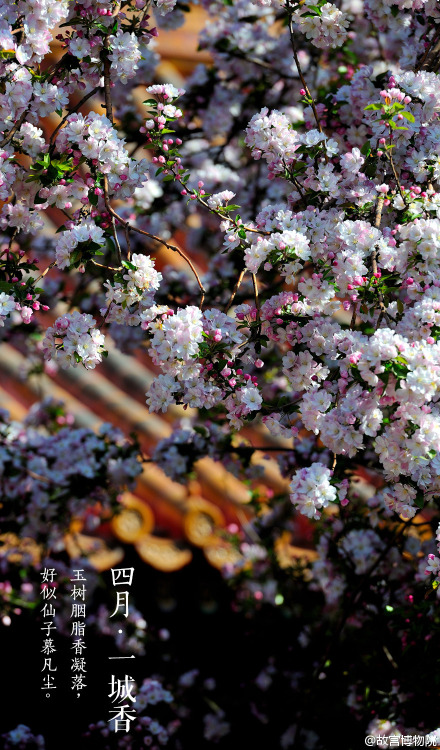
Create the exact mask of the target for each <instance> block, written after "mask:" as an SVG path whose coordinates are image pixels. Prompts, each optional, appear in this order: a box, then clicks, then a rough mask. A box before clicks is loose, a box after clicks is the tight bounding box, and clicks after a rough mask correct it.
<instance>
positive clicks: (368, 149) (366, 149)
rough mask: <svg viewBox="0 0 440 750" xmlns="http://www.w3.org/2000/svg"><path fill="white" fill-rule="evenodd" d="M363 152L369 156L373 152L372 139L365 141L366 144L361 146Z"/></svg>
mask: <svg viewBox="0 0 440 750" xmlns="http://www.w3.org/2000/svg"><path fill="white" fill-rule="evenodd" d="M361 154H363V155H364V156H369V155H370V154H371V144H370V141H367V142H366V143H364V145H363V146H362V148H361Z"/></svg>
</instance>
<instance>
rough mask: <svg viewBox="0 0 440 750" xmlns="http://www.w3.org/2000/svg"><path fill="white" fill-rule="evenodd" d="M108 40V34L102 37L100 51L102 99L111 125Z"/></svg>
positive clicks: (111, 109) (111, 108)
mask: <svg viewBox="0 0 440 750" xmlns="http://www.w3.org/2000/svg"><path fill="white" fill-rule="evenodd" d="M108 49H109V40H108V36H106V37H104V49H103V51H102V60H103V63H104V64H103V73H104V99H105V113H106V115H107V117H108V119H109V120H110V122H111V124H112V125H113V107H112V97H111V92H110V68H111V62H110V58H109V56H108Z"/></svg>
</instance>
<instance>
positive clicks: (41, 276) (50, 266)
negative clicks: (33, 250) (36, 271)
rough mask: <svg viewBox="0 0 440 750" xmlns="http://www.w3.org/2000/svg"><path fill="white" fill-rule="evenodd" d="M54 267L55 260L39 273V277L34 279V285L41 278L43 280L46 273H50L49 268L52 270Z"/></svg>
mask: <svg viewBox="0 0 440 750" xmlns="http://www.w3.org/2000/svg"><path fill="white" fill-rule="evenodd" d="M54 266H56V260H53V261H52V263H50V264H49V265H48V267H47V268H46V270H45V271H43V273H40V275H39V276H37V278H36V279H35V280H34V284H36V283H37V281H40V279H42V278H43V277H44V276H46V274H47V273H48V272H49V271H50V269H51V268H53V267H54Z"/></svg>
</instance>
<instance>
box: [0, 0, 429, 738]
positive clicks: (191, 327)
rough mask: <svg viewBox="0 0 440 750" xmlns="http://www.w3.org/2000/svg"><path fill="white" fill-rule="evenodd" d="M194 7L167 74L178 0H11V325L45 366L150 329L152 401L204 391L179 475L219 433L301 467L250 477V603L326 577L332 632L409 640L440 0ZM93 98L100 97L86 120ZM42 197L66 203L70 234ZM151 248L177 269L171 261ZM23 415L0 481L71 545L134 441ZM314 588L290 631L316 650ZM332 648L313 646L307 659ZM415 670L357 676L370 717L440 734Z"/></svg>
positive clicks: (238, 455)
mask: <svg viewBox="0 0 440 750" xmlns="http://www.w3.org/2000/svg"><path fill="white" fill-rule="evenodd" d="M202 5H203V7H204V8H205V10H206V12H207V15H208V20H207V23H206V26H205V28H204V29H203V31H202V33H201V37H200V45H201V48H202V49H204V50H207V51H208V52H209V54H210V56H211V59H212V64H210V65H209V66H201V65H200V66H198V67H197V68H196V69H195V71H194V72H193V73H192V75H191V76H190V78H189V80H188V81H187V84H186V90H185V91H183V90H182V89H178V88H176V87H175V86H174V85H172V84H170V83H157V82H155V80H156V79H155V73H154V71H155V66H156V64H157V61H158V55H157V53H156V51H155V48H154V37H155V36H157V33H158V32H157V29H156V27H155V26H154V25H153V24H154V23H157V24H158V25H159V27H164V28H175V27H177V26H178V25H179V24H180V23H181V22H182V21H183V20H184V14H185V12H187V11H189V10H190V9H189V8H188V7H187V6H184V5H182V4H180V3H179V2H178V3H177V4H176V3H175V2H174V0H153V2H152V3H146V2H145V1H144V0H133V1H131V0H130V1H129V2H122V3H116V2H113V1H112V0H79V1H78V2H76V3H71V2H68V1H67V0H57V2H51V0H18V2H6V1H4V2H2V3H1V4H0V19H1V20H0V32H1V33H0V46H1V63H0V65H1V74H2V88H1V93H0V129H1V134H2V141H1V144H0V145H1V148H2V152H1V154H0V157H1V163H0V170H1V171H0V175H1V176H0V190H1V193H0V198H1V199H2V201H3V205H2V208H1V213H0V229H1V232H2V246H1V256H0V325H2V336H3V338H4V340H7V341H9V342H12V343H13V344H15V345H16V346H18V347H20V348H21V349H22V350H24V351H25V352H26V353H27V354H28V355H29V356H32V359H33V361H34V360H35V357H39V358H40V361H41V362H42V363H43V362H44V367H45V368H46V369H48V370H49V371H51V368H54V367H56V368H58V367H60V368H70V367H85V368H86V369H94V368H95V367H96V366H99V364H100V362H101V361H102V358H103V357H105V356H106V353H107V351H106V341H107V340H108V339H112V340H113V342H114V344H115V345H116V346H117V347H120V348H121V349H122V350H123V351H126V352H134V351H135V350H136V348H137V347H141V346H142V347H146V348H147V351H148V353H149V355H150V357H151V362H152V365H153V366H154V367H155V368H156V372H157V376H156V377H155V378H154V380H153V382H152V384H151V386H150V387H149V389H148V392H147V394H146V402H147V405H148V407H149V409H150V411H152V412H154V411H163V412H164V411H166V410H167V408H168V407H169V406H171V405H172V404H183V405H184V406H185V407H194V408H195V409H198V410H199V418H198V419H197V420H195V421H193V423H192V424H190V425H189V424H188V423H186V424H184V425H178V426H177V427H176V429H175V431H174V432H173V434H172V436H171V437H170V438H167V439H166V440H164V441H161V442H159V443H158V445H157V448H156V450H155V452H154V455H153V456H152V459H153V460H154V461H155V462H156V463H157V464H158V465H159V466H161V467H162V469H163V470H164V471H165V472H166V473H167V474H169V475H170V476H171V477H172V478H173V479H175V480H177V481H179V482H186V481H187V480H188V479H189V478H190V477H191V475H192V472H193V471H194V465H195V464H196V462H197V461H198V460H199V459H200V458H202V457H203V456H206V455H208V456H210V457H212V458H214V459H215V460H217V461H222V462H224V463H225V464H226V465H227V466H228V468H230V469H231V470H233V471H234V472H235V473H237V475H238V476H240V477H241V478H243V479H245V480H253V479H256V478H258V469H257V467H256V466H254V465H253V464H252V460H251V459H252V456H253V454H254V453H255V452H256V451H257V450H261V449H263V451H265V452H266V453H267V452H269V451H270V453H271V455H272V456H273V457H275V458H276V460H277V461H278V464H279V469H280V471H281V473H282V475H283V476H285V477H288V478H289V483H290V484H289V494H288V496H279V497H275V498H270V497H269V496H268V495H266V496H265V495H264V492H263V491H262V490H260V491H259V492H258V491H254V493H253V495H252V503H253V505H254V507H255V520H254V522H253V523H252V524H251V526H250V527H249V528H248V529H246V530H239V529H235V528H232V529H230V535H231V538H230V540H231V541H232V542H233V544H235V545H236V547H237V552H238V555H237V563H236V564H235V565H234V566H230V567H229V569H228V570H227V571H226V575H227V577H228V579H229V580H230V581H231V582H232V583H233V585H234V588H235V590H236V592H237V597H238V605H237V606H244V604H246V605H251V604H252V607H258V606H260V605H261V602H264V601H267V602H270V603H271V604H273V605H276V606H285V607H287V608H288V607H289V606H291V604H290V603H289V596H288V592H289V591H290V592H291V591H292V589H291V587H292V586H293V587H295V586H302V587H303V589H302V590H309V591H313V592H317V591H321V592H322V593H323V594H324V595H325V600H326V605H325V617H326V618H327V619H328V621H329V622H331V623H333V626H332V627H333V632H334V633H335V634H336V639H338V638H340V637H342V635H344V634H345V637H347V638H348V637H349V636H347V635H346V633H347V627H348V626H350V627H351V628H352V629H353V632H356V628H359V627H360V626H362V627H364V628H366V629H368V628H372V627H373V624H374V621H375V617H376V616H377V617H379V615H380V618H383V617H385V618H388V619H387V620H386V624H385V626H384V627H385V628H386V629H388V631H387V632H389V633H392V634H393V636H392V637H393V638H394V639H395V640H394V641H393V643H394V645H395V647H396V648H397V645H396V644H398V647H399V648H400V650H401V654H403V653H404V652H405V649H406V648H407V646H408V644H409V643H410V641H411V640H414V638H416V636H415V635H414V633H413V634H412V635H411V637H410V636H409V635H408V633H407V632H406V631H407V630H408V631H410V630H411V628H413V627H416V625H417V621H416V615H415V613H416V610H417V613H418V614H422V615H423V616H424V617H426V618H427V619H428V620H429V622H430V626H431V627H434V625H435V623H436V621H437V620H438V615H437V613H436V609H435V606H434V604H433V602H434V601H435V598H436V595H435V593H434V592H433V591H432V589H434V590H435V589H436V588H437V586H438V583H439V571H440V557H438V556H437V555H436V554H435V552H436V549H435V544H434V542H433V533H435V530H436V526H437V523H438V516H437V507H438V505H437V503H438V499H439V498H440V480H439V477H440V411H439V408H438V406H437V404H438V401H439V397H440V291H439V290H440V189H439V187H438V184H439V183H438V181H439V177H440V146H439V140H440V125H439V119H438V111H439V107H440V84H439V80H438V75H437V72H438V70H439V69H440V52H439V36H440V27H439V23H440V12H439V9H438V7H437V3H436V2H434V0H395V2H394V3H393V2H392V1H391V0H389V1H388V0H364V1H363V2H362V1H361V0H343V1H342V2H338V3H337V4H331V3H328V2H325V0H317V2H316V3H313V0H301V2H299V3H294V2H291V0H286V3H282V2H278V1H277V0H273V1H271V0H255V2H253V3H251V2H248V0H238V2H235V1H234V2H232V0H224V1H223V2H221V1H220V0H215V1H214V2H209V3H208V2H203V3H202ZM152 13H153V14H154V18H155V19H156V20H155V21H153V19H152V17H151V14H152ZM54 34H56V38H57V40H58V41H59V43H60V45H61V47H62V48H63V54H62V56H60V58H59V59H58V60H57V61H56V63H54V64H52V65H50V64H48V62H47V59H46V58H47V56H48V55H49V53H50V45H51V43H52V40H53V36H54ZM139 87H141V89H142V91H143V92H144V96H145V101H144V104H143V107H142V108H137V107H136V105H135V99H134V96H133V92H134V91H135V90H136V91H138V90H139ZM92 98H93V101H95V102H97V103H98V102H99V105H100V107H101V108H103V109H104V110H105V114H97V113H96V112H95V111H89V113H88V114H83V108H84V107H85V105H86V103H87V102H89V103H90V101H91V100H92ZM96 108H98V107H96ZM53 113H56V114H57V115H58V117H59V122H58V124H57V125H56V126H55V127H54V128H53V130H51V131H48V128H47V127H46V126H44V127H43V125H44V124H43V125H42V118H47V117H48V116H49V115H53ZM234 201H236V202H234ZM54 209H57V211H55V212H54ZM51 212H52V213H51ZM45 214H48V215H51V216H52V217H53V216H55V215H56V216H58V217H60V216H63V219H62V220H60V225H59V226H58V227H57V228H56V232H52V233H50V232H48V230H47V222H46V223H45ZM62 221H64V223H62ZM178 230H180V232H181V233H182V230H183V233H184V237H185V240H184V242H181V243H180V244H178V243H177V241H176V240H175V239H174V236H175V234H176V232H177V231H178ZM163 248H167V249H168V250H170V251H173V252H174V253H175V254H176V256H177V255H178V256H180V259H181V261H182V262H183V264H182V265H181V266H179V270H176V268H173V267H171V266H166V267H165V268H162V269H161V272H159V271H158V270H156V267H155V260H154V257H153V256H156V255H157V256H159V254H160V252H161V250H162V249H163ZM202 257H203V258H204V260H203V261H202V260H201V258H202ZM26 333H31V334H32V335H29V336H26ZM89 377H90V378H93V373H90V375H89ZM34 417H35V415H34ZM34 417H32V416H31V417H30V420H28V422H27V424H25V425H23V426H22V427H21V428H20V430H17V426H16V425H11V426H8V424H7V422H5V426H4V428H2V431H1V436H2V446H1V448H0V458H1V461H2V465H4V467H5V468H4V473H3V478H2V480H1V481H2V483H3V494H7V495H8V498H9V500H10V502H11V503H15V502H18V503H20V513H19V515H17V511H16V508H15V506H14V507H13V508H12V509H11V510H8V507H9V506H6V514H5V513H4V508H2V515H4V516H5V518H4V522H7V523H10V524H11V528H12V525H13V524H15V526H16V525H17V524H18V525H19V526H20V525H21V528H22V529H23V527H24V529H25V532H26V535H28V536H34V537H37V536H38V535H39V534H41V532H42V530H44V525H45V524H47V523H48V521H49V520H50V519H51V518H54V517H57V518H58V519H59V524H58V525H57V526H54V527H52V533H53V534H54V535H55V536H57V537H58V541H59V539H61V538H62V535H63V532H64V530H65V524H64V525H63V523H62V521H63V518H64V516H66V517H67V516H69V514H70V515H78V514H81V513H83V512H84V510H86V509H87V507H90V505H91V504H94V503H96V502H98V501H99V502H102V503H104V507H110V506H111V504H112V497H116V495H117V492H118V491H120V488H121V487H123V486H125V485H127V483H129V482H130V481H131V480H133V479H134V478H135V476H136V474H137V473H138V472H139V470H140V461H141V460H142V458H143V457H141V456H139V455H138V452H137V448H136V446H135V445H133V444H131V443H128V442H126V441H124V440H123V439H122V437H121V436H119V435H116V434H115V433H114V432H113V431H112V430H108V431H105V432H104V434H102V435H101V436H95V435H93V433H90V434H89V433H87V432H86V431H81V430H77V429H75V428H74V427H69V426H65V427H63V430H62V433H61V434H60V433H58V435H57V436H56V438H54V437H51V435H50V431H49V432H48V433H47V434H46V435H45V437H41V436H37V433H36V432H35V429H34V428H33V427H32V419H33V418H34ZM43 421H44V420H43ZM40 424H41V420H40ZM249 425H252V426H255V425H261V426H262V428H261V432H260V434H265V435H266V442H267V445H263V446H261V445H257V446H255V445H253V443H252V442H250V441H249V439H248V437H247V434H248V433H246V430H247V428H248V426H249ZM280 438H282V439H283V441H284V442H283V441H280ZM286 441H288V442H286ZM263 442H264V441H263ZM72 451H74V453H75V456H77V460H78V461H79V462H81V466H84V470H82V474H83V477H84V487H82V488H81V492H80V494H79V495H78V498H74V499H72V495H71V492H72V487H71V463H70V461H71V455H72ZM75 460H76V459H75ZM60 488H61V491H60ZM67 496H69V501H67ZM60 511H62V514H64V516H63V515H62V514H61V513H60ZM301 515H302V516H306V517H307V518H308V519H313V520H314V521H315V522H316V524H315V528H316V532H317V537H318V539H317V551H318V557H317V558H316V559H315V560H314V561H313V562H310V561H308V562H304V561H296V562H295V563H292V562H290V563H289V565H285V566H284V567H283V566H281V567H282V568H283V570H284V571H285V569H286V567H287V568H288V570H289V571H290V573H291V575H290V577H289V576H287V578H286V574H285V572H284V573H283V574H282V575H281V576H280V575H279V569H280V568H279V564H280V559H279V558H280V554H278V557H277V556H276V555H275V551H277V550H278V553H279V551H280V545H281V546H282V543H283V539H285V534H286V533H290V532H292V530H294V529H295V528H296V526H295V524H298V518H299V516H301ZM15 526H14V529H13V530H14V531H15V530H16V529H15ZM249 535H250V537H249V538H248V536H249ZM275 561H277V562H275ZM277 566H278V567H277ZM277 571H278V572H277ZM425 571H426V574H425ZM426 582H428V585H429V586H431V588H428V595H429V593H431V596H429V598H428V599H427V600H425V598H424V597H425V593H426V591H427V584H426ZM290 601H291V600H290ZM319 601H320V604H319V606H318V605H317V607H318V609H317V610H314V619H313V618H310V621H308V618H306V620H307V622H305V621H304V622H303V626H304V627H303V628H302V629H300V631H298V633H297V634H296V635H297V637H298V638H299V639H300V643H301V644H302V646H303V647H304V648H305V649H307V646H308V644H309V643H310V642H311V643H312V644H314V643H315V640H314V638H315V637H316V632H318V634H319V627H318V625H319V623H318V622H317V620H318V619H319V612H320V611H321V609H322V599H320V600H319ZM394 611H398V615H396V617H397V620H396V619H393V617H391V616H390V617H388V615H391V613H393V612H394ZM407 611H411V612H413V613H414V614H411V615H410V617H409V619H408V618H406V619H408V622H409V626H408V628H403V626H402V622H403V621H404V620H405V617H406V615H407V613H408V612H407ZM417 627H418V625H417ZM316 628H318V630H316ZM372 632H374V627H373V630H372ZM314 633H315V635H314ZM425 635H429V633H424V635H423V638H424V637H425ZM353 637H354V638H355V636H353ZM390 637H391V636H390ZM382 645H384V644H382V642H381V646H382ZM335 648H337V647H336V646H334V644H332V642H330V645H329V647H328V649H327V648H325V649H321V653H320V656H319V657H318V658H317V657H316V655H315V657H314V659H313V660H312V661H313V662H314V667H313V670H312V671H313V680H316V679H318V678H319V679H321V677H322V675H324V677H325V675H326V670H328V669H329V668H330V666H331V664H332V663H333V661H334V655H333V651H334V649H335ZM384 648H385V655H386V658H387V659H388V661H389V663H390V664H391V665H392V667H393V668H394V665H396V666H395V669H396V670H399V664H400V659H399V655H398V654H393V653H392V652H391V651H390V649H389V648H388V646H386V644H385V645H384ZM316 658H317V661H316ZM305 673H307V670H305ZM344 674H345V673H344ZM405 675H406V677H405ZM308 677H310V675H308ZM308 677H307V678H306V681H307V679H308ZM400 677H401V675H400V674H399V675H398V678H397V682H396V680H390V681H389V684H388V687H386V686H384V685H383V684H382V685H381V688H380V689H379V688H378V690H377V693H375V694H374V695H373V697H372V698H370V699H369V700H367V701H366V703H367V707H366V708H364V707H363V706H360V705H359V700H360V701H362V696H365V683H366V682H368V680H369V679H370V676H369V675H368V674H367V676H365V674H363V675H362V677H361V678H360V680H359V681H356V680H351V681H350V680H348V681H346V682H347V686H346V689H347V692H346V700H347V702H348V706H349V707H350V708H351V710H352V712H354V714H355V715H356V716H360V717H361V718H362V720H363V721H364V724H365V727H364V728H365V729H366V728H367V725H368V720H370V719H371V710H373V714H374V717H373V724H372V725H370V729H369V732H370V733H373V734H376V733H378V734H381V733H382V734H384V733H386V732H388V733H389V732H391V733H392V732H393V731H394V733H397V732H400V731H402V732H404V730H405V728H408V726H409V727H417V726H421V727H422V729H423V731H430V730H432V729H434V725H432V724H431V725H429V721H428V720H426V719H425V717H424V716H418V717H416V716H415V715H414V704H413V703H411V701H410V700H409V699H408V700H407V696H406V695H404V692H405V691H400V692H399V690H400V688H399V684H398V683H399V678H400ZM406 678H407V673H406V672H405V673H404V674H403V676H402V679H403V680H404V679H406ZM313 680H312V682H311V683H310V684H309V689H310V690H313V689H315V688H314V686H315V684H316V683H315V682H313ZM311 686H312V687H311ZM373 692H374V691H373ZM380 695H382V696H383V695H386V699H383V698H381V697H380ZM402 696H403V697H402ZM369 701H370V702H369ZM408 706H412V708H408ZM302 711H303V716H304V715H307V713H305V714H304V711H306V709H305V708H304V706H303V708H302ZM384 711H385V712H389V713H383V712H384ZM311 716H312V714H309V715H308V717H309V721H310V722H312V719H311V718H310V717H311ZM430 718H431V714H430ZM382 719H383V720H388V719H390V720H391V723H390V722H389V721H388V724H387V725H386V727H385V729H384V725H383V724H380V721H379V720H382ZM425 720H426V721H427V723H426V725H425V723H424V722H425ZM375 722H376V723H375ZM393 722H394V723H393ZM219 723H220V727H221V729H219V737H221V736H222V733H223V734H225V731H224V726H223V724H222V720H219ZM208 724H209V722H208ZM312 727H313V724H312V723H310V724H309V725H307V724H305V725H304V724H302V723H301V721H300V720H299V719H298V717H297V718H296V719H295V721H294V722H293V723H292V722H291V726H290V727H287V728H286V729H285V733H284V734H283V737H284V739H283V742H284V745H283V747H289V746H290V745H291V744H293V742H295V741H296V742H300V741H302V740H299V739H298V738H299V737H304V736H305V735H304V732H305V733H307V732H308V733H309V734H308V735H307V736H308V737H309V739H308V741H310V742H312V741H313V742H315V743H316V744H315V745H309V746H316V747H320V746H321V745H319V742H320V741H321V740H320V738H319V737H318V736H316V738H315V739H313V737H312V735H311V732H312ZM289 732H290V734H289ZM210 733H211V734H212V736H213V737H215V736H216V733H215V731H212V732H210V731H208V730H207V734H208V735H210ZM301 733H303V734H301ZM311 737H312V738H311ZM310 738H311V739H310ZM208 739H209V738H208ZM298 746H300V745H298Z"/></svg>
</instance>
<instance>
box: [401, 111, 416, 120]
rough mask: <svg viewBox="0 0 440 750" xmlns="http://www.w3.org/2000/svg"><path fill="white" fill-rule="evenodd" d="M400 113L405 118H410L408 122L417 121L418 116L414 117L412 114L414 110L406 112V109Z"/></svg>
mask: <svg viewBox="0 0 440 750" xmlns="http://www.w3.org/2000/svg"><path fill="white" fill-rule="evenodd" d="M400 114H401V115H402V117H404V118H405V120H408V122H415V121H416V118H415V117H414V115H413V114H412V112H406V110H405V112H401V113H400Z"/></svg>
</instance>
